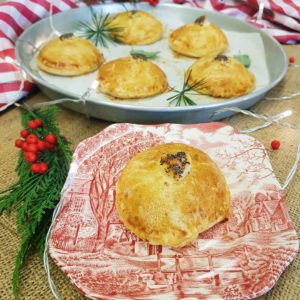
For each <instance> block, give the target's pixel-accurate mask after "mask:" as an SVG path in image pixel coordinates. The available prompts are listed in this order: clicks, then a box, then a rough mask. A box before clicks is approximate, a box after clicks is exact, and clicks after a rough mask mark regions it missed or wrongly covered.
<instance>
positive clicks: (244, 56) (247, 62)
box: [233, 54, 251, 68]
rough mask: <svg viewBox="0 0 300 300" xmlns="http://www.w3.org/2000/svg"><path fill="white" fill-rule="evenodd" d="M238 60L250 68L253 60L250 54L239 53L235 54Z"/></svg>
mask: <svg viewBox="0 0 300 300" xmlns="http://www.w3.org/2000/svg"><path fill="white" fill-rule="evenodd" d="M233 57H234V58H235V59H236V60H238V61H239V62H240V63H241V64H243V65H244V66H245V67H246V68H249V67H250V65H251V60H250V57H249V55H248V54H238V55H234V56H233Z"/></svg>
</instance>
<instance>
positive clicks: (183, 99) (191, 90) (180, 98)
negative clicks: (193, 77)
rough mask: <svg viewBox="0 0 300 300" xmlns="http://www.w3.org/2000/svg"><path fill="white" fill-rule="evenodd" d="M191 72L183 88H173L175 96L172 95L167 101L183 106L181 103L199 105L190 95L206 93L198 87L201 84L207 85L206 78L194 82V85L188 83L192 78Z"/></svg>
mask: <svg viewBox="0 0 300 300" xmlns="http://www.w3.org/2000/svg"><path fill="white" fill-rule="evenodd" d="M190 74H191V73H190V72H189V74H188V76H187V77H186V79H185V80H184V82H183V86H182V90H181V91H179V90H176V89H174V88H172V89H171V91H172V92H174V93H175V95H174V96H171V97H169V98H167V101H169V102H170V103H173V102H174V103H175V106H181V104H184V105H186V106H187V105H197V103H195V102H194V101H193V100H192V99H191V98H190V97H189V95H205V94H204V93H200V92H198V91H197V89H198V88H199V87H201V86H204V85H205V79H201V80H199V81H196V82H194V83H193V84H192V85H189V84H188V81H189V79H190Z"/></svg>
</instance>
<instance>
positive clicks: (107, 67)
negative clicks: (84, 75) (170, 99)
mask: <svg viewBox="0 0 300 300" xmlns="http://www.w3.org/2000/svg"><path fill="white" fill-rule="evenodd" d="M97 80H98V81H99V83H100V84H99V88H98V91H99V92H102V93H105V94H108V95H111V96H113V97H115V98H119V99H135V98H145V97H150V96H154V95H157V94H161V93H163V92H165V91H166V90H167V89H168V82H167V78H166V75H165V74H164V72H163V71H162V70H161V69H160V68H159V67H158V66H157V65H156V64H154V63H153V62H151V61H150V60H147V59H146V58H145V57H143V56H128V57H123V58H119V59H115V60H112V61H109V62H107V63H105V64H103V65H102V66H101V67H100V69H99V71H98V75H97Z"/></svg>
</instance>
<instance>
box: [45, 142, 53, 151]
mask: <svg viewBox="0 0 300 300" xmlns="http://www.w3.org/2000/svg"><path fill="white" fill-rule="evenodd" d="M45 143H46V148H47V149H48V150H50V151H51V150H53V149H54V147H55V145H54V144H52V143H49V142H47V141H46V142H45Z"/></svg>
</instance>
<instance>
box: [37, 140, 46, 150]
mask: <svg viewBox="0 0 300 300" xmlns="http://www.w3.org/2000/svg"><path fill="white" fill-rule="evenodd" d="M37 146H38V148H39V151H44V150H45V149H47V144H46V142H45V141H41V140H39V141H38V143H37Z"/></svg>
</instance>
